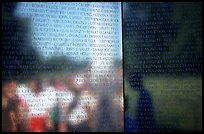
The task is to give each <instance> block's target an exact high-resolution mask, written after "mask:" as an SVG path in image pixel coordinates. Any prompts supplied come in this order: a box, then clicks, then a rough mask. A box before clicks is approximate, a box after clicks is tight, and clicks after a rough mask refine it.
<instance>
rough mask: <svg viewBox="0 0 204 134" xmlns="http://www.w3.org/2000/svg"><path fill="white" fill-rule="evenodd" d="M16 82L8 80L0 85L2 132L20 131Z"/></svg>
mask: <svg viewBox="0 0 204 134" xmlns="http://www.w3.org/2000/svg"><path fill="white" fill-rule="evenodd" d="M16 87H17V81H16V80H8V81H5V82H3V83H2V131H3V132H17V131H20V123H21V120H20V118H19V114H20V109H19V101H20V100H19V98H18V96H17V95H16Z"/></svg>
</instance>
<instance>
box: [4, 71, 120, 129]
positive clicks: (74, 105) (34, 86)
mask: <svg viewBox="0 0 204 134" xmlns="http://www.w3.org/2000/svg"><path fill="white" fill-rule="evenodd" d="M117 80H119V79H117ZM120 80H121V82H114V81H115V80H114V79H113V80H112V81H113V82H112V83H114V84H121V85H122V77H121V79H120ZM89 81H90V79H89V77H87V74H84V73H81V74H71V75H68V76H66V77H63V78H57V77H56V78H52V79H49V80H41V79H39V78H33V79H32V80H30V81H29V82H28V83H26V84H22V83H21V84H20V83H17V81H16V80H8V81H6V82H3V85H2V129H3V131H12V132H21V131H29V132H49V131H55V132H64V131H66V132H75V131H77V132H80V131H85V132H88V131H89V132H90V131H98V129H96V128H97V127H100V125H101V124H100V122H96V120H97V118H96V117H95V112H96V111H100V107H101V106H102V105H100V104H101V103H99V99H98V98H99V96H98V94H97V93H96V90H95V89H94V88H93V87H92V86H91V85H90V84H89ZM116 87H117V88H120V89H121V90H118V92H115V93H113V95H112V96H111V97H113V98H107V99H109V100H111V101H112V102H113V103H112V104H113V107H112V106H111V107H110V108H112V109H117V110H118V111H119V112H115V113H119V114H115V117H111V118H115V119H117V120H115V122H112V123H114V124H115V125H118V127H117V129H115V130H114V131H122V130H123V115H122V112H123V111H122V109H123V107H122V106H123V104H122V103H123V102H122V96H123V95H122V86H116ZM116 87H114V88H116ZM105 101H107V100H105ZM107 102H108V101H107ZM101 114H103V113H101ZM112 115H113V114H112ZM104 121H105V120H104ZM116 122H117V123H116ZM102 129H104V130H106V129H105V128H102ZM107 131H111V130H108V129H107Z"/></svg>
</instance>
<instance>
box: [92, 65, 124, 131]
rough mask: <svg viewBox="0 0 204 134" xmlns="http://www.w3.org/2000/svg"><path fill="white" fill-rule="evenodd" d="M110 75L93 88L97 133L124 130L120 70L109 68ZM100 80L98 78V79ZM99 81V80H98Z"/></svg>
mask: <svg viewBox="0 0 204 134" xmlns="http://www.w3.org/2000/svg"><path fill="white" fill-rule="evenodd" d="M110 71H111V72H110V74H108V75H107V76H106V77H104V78H103V80H102V81H100V82H99V83H96V86H95V87H94V88H95V90H96V93H97V97H98V104H97V109H96V112H95V115H94V118H95V120H94V121H95V124H96V126H95V129H94V131H97V132H114V131H123V130H124V125H123V124H124V119H123V110H122V108H123V101H122V100H121V99H123V84H122V68H121V69H118V68H115V67H113V68H111V69H110ZM99 79H100V78H99ZM100 80H101V79H100Z"/></svg>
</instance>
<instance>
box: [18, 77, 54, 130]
mask: <svg viewBox="0 0 204 134" xmlns="http://www.w3.org/2000/svg"><path fill="white" fill-rule="evenodd" d="M17 94H18V95H19V97H20V98H21V99H23V100H24V101H25V103H26V107H27V109H28V113H27V114H28V115H27V116H28V117H27V118H28V131H31V132H46V131H48V130H49V129H51V127H52V126H51V120H50V116H49V113H50V111H51V109H52V108H53V107H54V106H55V105H56V92H55V90H54V89H53V88H51V87H47V88H46V87H43V86H42V81H41V80H40V79H38V78H34V79H32V80H31V81H30V82H29V85H28V87H26V86H25V85H24V86H23V85H21V86H19V87H18V88H17Z"/></svg>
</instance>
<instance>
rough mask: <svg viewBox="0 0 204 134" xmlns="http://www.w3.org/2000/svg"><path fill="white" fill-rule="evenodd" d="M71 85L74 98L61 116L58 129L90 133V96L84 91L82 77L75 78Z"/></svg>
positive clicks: (83, 79) (87, 91)
mask: <svg viewBox="0 0 204 134" xmlns="http://www.w3.org/2000/svg"><path fill="white" fill-rule="evenodd" d="M71 81H72V80H71ZM72 82H73V83H72V84H71V83H70V82H69V84H71V85H72V86H70V85H69V86H70V90H72V92H73V95H74V98H73V101H72V103H71V104H70V105H69V106H68V107H67V109H66V113H64V114H62V115H61V124H60V129H61V130H62V131H63V130H66V129H65V128H66V123H67V125H68V126H67V128H68V130H69V131H71V132H74V131H77V132H83V131H85V132H88V131H91V126H90V125H89V124H91V123H90V120H89V119H90V117H91V116H90V115H89V114H90V113H91V107H90V105H89V104H90V103H91V100H92V97H91V96H90V92H89V90H86V86H85V78H83V77H78V76H77V77H75V78H74V81H72Z"/></svg>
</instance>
